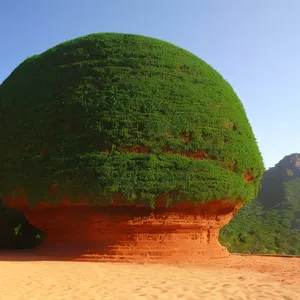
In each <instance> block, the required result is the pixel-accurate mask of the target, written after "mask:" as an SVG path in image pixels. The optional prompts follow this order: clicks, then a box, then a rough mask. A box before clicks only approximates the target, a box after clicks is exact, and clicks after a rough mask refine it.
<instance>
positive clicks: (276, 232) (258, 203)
mask: <svg viewBox="0 0 300 300" xmlns="http://www.w3.org/2000/svg"><path fill="white" fill-rule="evenodd" d="M299 165H300V155H299V154H291V155H289V156H286V157H285V158H283V159H282V160H281V161H280V162H279V163H278V164H277V165H276V166H275V167H274V168H271V169H269V170H267V171H266V172H265V174H264V177H263V180H262V189H261V190H260V192H259V194H258V197H257V199H256V200H255V201H253V202H252V203H251V204H249V205H248V206H246V207H244V208H243V209H241V210H240V212H239V213H238V214H237V215H236V216H235V217H234V218H233V220H232V221H231V222H230V224H229V225H227V226H226V227H224V228H223V229H222V230H221V232H220V241H221V242H222V243H223V244H224V245H226V246H227V247H228V249H229V250H230V251H231V252H244V253H274V254H275V253H276V254H293V255H300V169H299Z"/></svg>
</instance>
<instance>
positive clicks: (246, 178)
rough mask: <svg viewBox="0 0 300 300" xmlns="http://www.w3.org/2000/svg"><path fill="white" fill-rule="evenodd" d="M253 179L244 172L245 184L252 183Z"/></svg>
mask: <svg viewBox="0 0 300 300" xmlns="http://www.w3.org/2000/svg"><path fill="white" fill-rule="evenodd" d="M253 179H254V177H253V176H252V175H251V174H250V173H249V172H248V171H244V181H245V182H251V181H253Z"/></svg>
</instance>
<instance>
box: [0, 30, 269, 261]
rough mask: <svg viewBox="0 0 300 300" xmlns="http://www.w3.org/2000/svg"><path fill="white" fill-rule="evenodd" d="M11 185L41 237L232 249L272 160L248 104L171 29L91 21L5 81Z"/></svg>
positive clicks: (188, 249) (0, 179) (76, 245)
mask: <svg viewBox="0 0 300 300" xmlns="http://www.w3.org/2000/svg"><path fill="white" fill-rule="evenodd" d="M0 140H1V147H0V172H1V173H0V192H1V195H2V198H3V199H4V201H5V203H6V204H7V205H8V206H11V207H15V208H18V209H20V210H22V211H24V212H25V214H26V216H27V218H28V220H29V221H30V222H31V223H32V224H33V225H34V226H36V227H37V228H38V229H40V230H42V231H44V232H45V233H46V239H45V242H44V243H43V246H41V247H42V248H41V249H44V250H45V251H46V249H48V251H50V250H49V249H56V250H57V251H58V249H64V250H65V251H66V250H68V249H69V251H71V249H72V250H73V251H74V249H76V251H77V253H78V255H79V254H80V255H84V254H87V253H90V254H95V253H97V254H98V259H105V260H109V259H117V260H118V259H119V260H124V261H126V260H127V261H128V260H140V259H142V260H143V259H149V260H153V261H155V260H158V261H180V260H183V259H184V260H191V261H193V260H197V259H201V258H203V257H224V256H227V255H228V252H227V250H226V249H225V248H224V247H222V246H221V245H220V244H219V242H218V232H219V229H220V228H221V227H222V226H224V225H225V224H226V223H228V222H229V220H230V219H231V217H232V215H233V214H234V213H236V212H237V211H238V209H239V208H240V207H241V206H243V205H244V204H246V203H247V202H249V201H251V200H252V199H254V198H255V196H256V195H257V192H258V190H259V187H260V180H261V177H262V174H263V171H264V166H263V162H262V157H261V154H260V152H259V149H258V146H257V144H256V141H255V137H254V134H253V132H252V129H251V126H250V124H249V122H248V119H247V117H246V113H245V110H244V108H243V105H242V103H241V102H240V100H239V98H238V97H237V95H236V94H235V92H234V91H233V89H232V87H231V86H230V85H229V84H228V83H227V82H226V81H225V80H224V79H223V78H222V76H221V75H220V74H218V73H217V72H216V71H215V70H214V69H213V68H212V67H210V66H209V65H208V64H206V63H205V62H204V61H203V60H201V59H199V58H198V57H196V56H195V55H193V54H191V53H189V52H188V51H186V50H183V49H181V48H178V47H176V46H174V45H172V44H170V43H167V42H164V41H161V40H158V39H154V38H148V37H144V36H139V35H131V34H116V33H101V34H92V35H88V36H84V37H80V38H77V39H73V40H71V41H68V42H64V43H62V44H60V45H58V46H56V47H53V48H51V49H49V50H47V51H46V52H44V53H42V54H40V55H35V56H32V57H30V58H28V59H26V60H25V61H24V62H23V63H21V64H20V65H19V66H18V67H17V68H16V69H15V70H14V71H13V72H12V73H11V75H10V76H9V77H8V78H7V79H6V80H5V81H4V82H3V83H2V84H1V86H0Z"/></svg>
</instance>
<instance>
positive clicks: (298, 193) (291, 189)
mask: <svg viewBox="0 0 300 300" xmlns="http://www.w3.org/2000/svg"><path fill="white" fill-rule="evenodd" d="M256 201H257V202H259V203H260V204H261V205H262V206H263V209H264V210H270V209H276V210H277V211H279V212H280V215H281V217H282V220H281V221H282V222H283V223H286V224H285V225H286V226H288V227H291V228H292V229H299V230H300V154H299V153H294V154H291V155H288V156H285V157H284V158H283V159H282V160H281V161H280V162H279V163H278V164H276V165H275V166H274V167H273V168H270V169H269V170H267V171H266V172H265V174H264V176H263V180H262V189H261V191H260V193H259V194H258V197H257V200H256Z"/></svg>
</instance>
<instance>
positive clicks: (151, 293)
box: [0, 253, 300, 300]
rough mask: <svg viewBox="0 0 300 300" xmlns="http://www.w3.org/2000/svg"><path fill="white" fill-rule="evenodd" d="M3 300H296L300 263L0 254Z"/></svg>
mask: <svg viewBox="0 0 300 300" xmlns="http://www.w3.org/2000/svg"><path fill="white" fill-rule="evenodd" d="M0 299H1V300H2V299H3V300H17V299H18V300H21V299H26V300H27V299H28V300H49V299H51V300H67V299H70V300H76V299H82V300H86V299H87V300H106V299H109V300H110V299H119V300H127V299H130V300H136V299H140V300H145V299H166V300H173V299H174V300H175V299H183V300H194V299H197V300H199V299H204V300H205V299H207V300H209V299H216V300H218V299H224V300H226V299H227V300H242V299H243V300H250V299H251V300H259V299H270V300H276V299H284V300H300V258H286V257H266V256H264V257H261V256H241V255H231V256H230V257H229V258H226V259H222V260H210V261H206V262H203V263H200V264H197V265H191V264H189V265H176V266H175V265H162V264H156V265H153V264H151V265H150V264H126V263H100V262H71V261H51V260H48V261H40V260H39V261H35V260H34V259H33V258H31V259H28V257H25V258H24V257H22V256H20V253H18V254H5V255H4V254H3V253H0Z"/></svg>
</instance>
